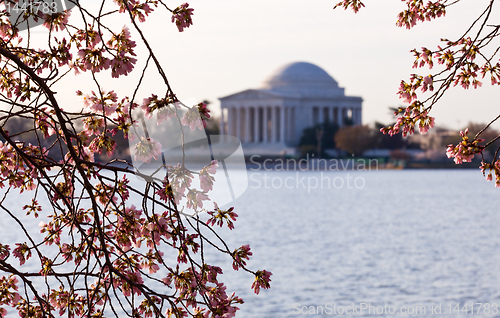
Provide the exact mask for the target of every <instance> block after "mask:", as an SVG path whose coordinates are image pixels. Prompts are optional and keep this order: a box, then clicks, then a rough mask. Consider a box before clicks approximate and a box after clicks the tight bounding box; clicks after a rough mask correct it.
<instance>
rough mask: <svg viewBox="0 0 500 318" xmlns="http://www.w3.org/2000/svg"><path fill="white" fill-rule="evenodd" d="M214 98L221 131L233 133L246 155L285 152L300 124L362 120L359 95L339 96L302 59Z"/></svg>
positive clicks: (340, 92)
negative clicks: (217, 101) (258, 81)
mask: <svg viewBox="0 0 500 318" xmlns="http://www.w3.org/2000/svg"><path fill="white" fill-rule="evenodd" d="M220 101H221V108H222V112H221V121H220V128H221V129H220V131H221V134H223V135H224V134H225V135H232V136H236V137H238V138H239V139H240V140H241V142H242V144H243V148H244V149H245V151H246V152H247V153H252V152H255V153H259V152H262V151H264V152H271V153H280V152H281V153H282V152H283V151H290V149H294V148H295V147H296V146H297V145H298V143H299V140H300V137H301V134H302V131H303V130H304V129H305V128H308V127H312V126H315V125H317V124H320V123H336V124H337V125H338V126H340V127H342V126H344V125H346V124H351V123H352V124H354V125H360V124H361V122H362V121H361V103H362V99H361V97H352V96H345V94H344V89H343V88H340V87H339V86H338V84H337V82H336V81H335V80H334V79H333V78H332V77H331V76H330V75H328V73H326V72H325V71H324V70H323V69H321V68H320V67H318V66H316V65H314V64H310V63H305V62H297V63H292V64H288V65H285V66H283V67H281V68H279V69H278V70H276V71H275V72H274V73H273V74H271V76H269V77H268V78H267V79H266V80H265V81H264V82H263V83H262V85H261V87H260V88H257V89H248V90H245V91H242V92H239V93H236V94H233V95H229V96H226V97H222V98H220ZM253 150H254V151H253ZM271 153H270V154H271Z"/></svg>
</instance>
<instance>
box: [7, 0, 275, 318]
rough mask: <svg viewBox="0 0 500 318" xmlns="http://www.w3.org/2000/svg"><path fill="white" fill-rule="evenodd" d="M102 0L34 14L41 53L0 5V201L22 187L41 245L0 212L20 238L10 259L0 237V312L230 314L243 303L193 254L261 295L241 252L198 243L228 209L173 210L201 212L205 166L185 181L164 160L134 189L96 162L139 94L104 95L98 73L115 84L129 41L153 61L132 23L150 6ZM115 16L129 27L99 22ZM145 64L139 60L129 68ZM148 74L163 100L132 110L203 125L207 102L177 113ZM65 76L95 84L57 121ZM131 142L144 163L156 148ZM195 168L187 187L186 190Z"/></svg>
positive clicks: (230, 216)
mask: <svg viewBox="0 0 500 318" xmlns="http://www.w3.org/2000/svg"><path fill="white" fill-rule="evenodd" d="M114 2H115V4H116V5H117V6H118V7H117V8H115V9H112V10H111V11H106V10H107V9H105V8H104V7H103V8H101V11H99V12H97V13H92V12H91V10H89V9H88V8H86V7H85V6H84V5H83V4H82V3H76V4H75V6H76V8H75V10H79V12H78V14H73V15H72V16H71V17H70V13H69V12H68V11H64V12H60V13H54V14H51V15H41V16H40V17H39V18H40V19H43V21H44V26H45V27H46V28H47V29H49V32H47V33H48V39H47V41H46V43H48V45H47V47H45V48H40V49H38V48H35V47H34V44H33V42H32V41H30V39H29V36H28V38H27V39H26V40H23V39H22V38H21V37H20V35H19V30H18V28H17V26H16V25H15V23H16V22H15V21H14V22H12V23H11V22H10V21H9V20H8V13H7V11H5V10H4V9H2V10H0V39H1V40H2V43H3V45H2V48H1V49H0V59H1V60H2V63H3V67H2V69H1V70H0V94H1V95H2V96H3V100H4V102H5V103H7V104H8V105H9V110H8V111H6V110H2V111H0V113H1V114H0V121H2V122H1V125H0V126H1V127H0V136H1V138H2V141H0V187H6V186H8V187H9V190H8V191H6V193H5V197H6V196H9V195H12V196H15V195H17V194H18V193H19V192H24V191H31V194H32V198H31V200H29V201H27V202H22V204H20V205H19V209H20V210H21V209H22V211H24V213H25V214H26V215H27V217H33V218H38V219H39V220H37V222H38V221H39V229H38V230H39V232H40V234H41V237H42V238H41V239H40V240H38V241H37V239H36V236H35V235H32V233H31V231H32V229H31V228H29V226H28V223H26V224H23V223H22V222H20V221H19V219H18V216H16V213H17V212H16V211H15V207H14V208H12V209H11V210H9V209H8V208H5V209H4V210H5V213H7V214H8V215H10V216H11V217H12V218H13V219H14V220H15V221H17V222H15V224H18V225H19V226H20V228H21V229H22V230H21V231H18V232H19V233H20V234H19V235H20V236H23V235H24V237H22V238H20V239H17V238H16V240H15V242H13V243H10V242H9V245H10V246H12V247H14V246H15V248H13V250H12V251H11V248H10V246H9V245H7V244H2V243H5V242H1V243H0V263H1V264H0V269H1V271H2V274H5V275H4V276H0V317H5V316H6V315H7V309H6V308H13V309H15V310H16V311H17V313H18V314H19V316H20V317H53V316H56V315H57V316H68V317H105V316H106V313H107V312H113V314H114V315H115V316H121V315H123V316H125V315H127V316H133V317H152V316H156V317H160V316H165V315H166V316H171V315H174V316H178V317H182V316H188V315H190V316H195V317H234V315H235V313H236V311H237V310H238V309H239V308H238V307H237V305H238V304H241V303H243V300H242V299H241V298H239V297H238V296H236V295H235V294H234V293H229V292H227V287H226V286H225V284H224V283H223V282H222V281H221V276H220V274H222V269H221V268H220V267H218V266H215V265H211V264H208V263H207V262H206V261H205V259H204V256H203V255H204V254H203V253H204V250H206V249H208V248H214V249H215V250H217V251H219V252H221V253H223V254H225V255H227V256H228V257H229V258H230V259H231V260H232V261H233V268H234V269H235V270H238V269H240V268H242V269H244V270H245V271H247V272H251V273H253V275H255V282H254V284H253V285H252V288H253V289H254V291H255V292H256V293H258V292H259V290H260V289H261V288H269V282H270V276H271V273H270V272H268V271H257V272H253V271H251V270H249V269H248V268H247V267H246V261H247V260H249V258H250V256H251V255H252V253H251V252H250V247H249V246H248V245H243V246H242V247H240V248H237V249H236V250H234V251H232V250H230V249H229V247H228V246H227V245H226V243H225V242H224V241H222V239H221V242H213V241H211V240H209V239H208V238H207V237H209V236H210V235H208V236H207V235H205V231H208V232H209V233H214V232H215V230H214V229H213V227H212V226H213V225H215V224H218V225H222V224H223V223H226V224H227V225H228V226H229V228H231V229H233V228H234V224H233V222H234V221H235V220H236V217H237V214H236V213H235V212H234V211H233V208H230V209H228V210H225V211H224V210H221V209H219V208H217V206H216V210H215V211H213V212H211V214H209V215H210V217H209V220H211V221H210V222H208V223H209V224H207V222H205V221H204V220H200V218H199V217H198V216H196V217H194V216H189V215H187V214H186V213H184V211H183V209H184V208H185V207H187V208H193V209H195V210H197V211H200V210H202V209H203V204H204V201H207V200H208V199H209V197H208V193H209V191H211V190H212V189H213V185H214V182H215V178H214V175H215V173H216V169H217V167H218V163H217V161H212V162H210V163H209V164H208V165H207V166H206V167H204V168H203V169H202V170H201V171H200V172H198V173H194V172H192V171H189V170H188V169H186V167H185V166H184V165H177V166H169V167H167V169H166V174H165V178H164V179H163V180H160V178H151V179H148V180H147V182H146V183H145V184H144V189H138V188H134V187H133V186H132V185H131V184H130V182H129V180H128V178H127V176H128V175H131V174H140V173H139V172H136V171H134V170H132V169H131V168H132V167H131V166H130V165H127V164H126V163H124V162H122V165H114V163H115V162H116V160H115V161H110V162H102V160H103V159H102V157H101V158H99V156H97V155H98V154H104V153H105V154H106V155H108V156H112V155H114V153H115V150H116V147H117V142H116V139H115V137H116V134H117V133H118V132H122V133H123V136H124V137H125V138H127V137H131V136H133V134H129V131H130V130H133V129H136V128H137V126H138V125H137V122H136V121H135V120H134V119H133V118H132V113H133V112H134V110H135V109H136V108H138V107H139V105H138V103H137V102H136V101H137V96H139V95H140V94H143V88H144V87H142V86H141V82H142V79H141V80H140V82H139V83H138V84H137V87H136V90H135V91H134V93H133V94H130V96H120V97H119V96H118V93H117V92H115V91H114V90H109V89H106V87H105V86H107V85H104V82H102V81H101V78H102V77H101V76H110V77H111V78H113V79H114V80H117V79H121V78H122V77H124V76H129V75H130V74H131V72H133V71H134V68H135V66H136V65H137V60H138V59H139V57H138V56H137V55H136V51H135V50H136V47H137V45H138V43H136V42H135V41H134V40H133V39H132V38H133V34H137V33H138V34H139V35H141V36H140V37H138V38H140V39H141V40H142V42H141V44H143V45H144V46H145V47H146V49H147V50H148V53H149V58H153V57H154V59H155V60H156V55H155V54H154V53H153V51H152V49H151V46H150V45H149V43H148V40H147V39H146V37H143V35H144V33H142V30H141V29H140V27H139V25H138V24H136V22H145V21H146V18H147V17H148V16H149V15H150V14H151V12H153V8H156V7H158V4H159V3H160V2H159V1H156V0H115V1H114ZM161 4H162V6H164V7H166V5H165V4H163V3H162V2H161ZM166 9H167V11H170V12H172V13H173V21H174V22H175V24H176V26H177V27H178V29H179V31H182V30H183V29H184V28H186V27H189V26H190V25H192V19H191V16H192V12H193V9H191V8H189V6H188V5H187V4H183V5H181V6H180V7H178V8H177V9H175V10H170V9H168V8H166ZM115 13H116V14H119V13H123V14H126V15H128V17H130V19H132V21H131V23H130V24H129V27H131V29H129V28H128V27H127V26H124V27H120V28H117V29H115V27H112V26H111V25H107V24H106V23H107V22H106V21H107V20H108V17H110V16H112V15H114V14H115ZM79 18H81V19H82V21H80V22H78V19H79ZM18 22H19V23H22V21H18ZM78 23H80V24H78ZM132 27H133V28H134V29H132ZM61 31H64V32H61ZM56 34H57V36H58V38H57V37H56V36H55V35H56ZM42 42H43V41H42ZM137 52H139V51H137ZM148 61H149V60H148ZM149 67H151V66H150V65H149V64H148V63H146V66H145V67H144V69H143V74H145V73H146V71H147V70H148V68H149ZM154 67H156V70H157V73H158V74H159V76H160V77H162V78H163V79H164V82H165V83H166V87H167V92H166V93H165V94H164V96H165V97H163V98H160V97H158V95H155V94H150V95H148V94H146V95H145V96H150V97H147V98H145V99H144V100H143V103H142V109H143V111H144V112H145V116H146V117H148V116H152V115H153V113H154V112H156V115H157V124H162V123H163V122H164V121H166V120H168V119H169V118H173V117H176V119H177V120H178V122H179V123H180V124H181V125H185V126H187V127H190V128H191V129H192V130H194V129H196V128H199V129H200V130H204V126H206V120H207V119H208V118H210V114H209V111H208V109H207V105H206V104H204V103H200V104H198V105H196V106H193V107H191V108H188V109H187V111H186V112H185V114H184V115H183V117H182V119H181V118H178V117H177V116H178V110H179V109H180V108H181V106H185V105H184V104H182V103H181V102H180V101H179V100H177V98H176V97H175V94H174V92H173V91H172V89H171V88H170V86H169V84H168V80H167V79H166V75H165V72H164V71H163V69H162V67H161V65H160V63H158V62H157V63H155V65H154ZM73 72H75V73H76V74H80V73H88V74H90V75H91V77H92V79H93V81H94V83H93V84H95V85H96V86H97V89H95V90H94V91H90V93H85V94H84V93H83V92H82V91H81V90H78V91H77V95H78V96H80V97H81V98H82V99H83V107H82V110H81V111H79V112H75V113H70V112H68V111H65V110H64V109H63V107H62V106H66V105H61V104H60V101H59V100H58V95H57V94H56V93H57V92H56V91H53V90H55V89H56V87H57V85H54V84H55V83H57V82H59V81H63V80H64V76H66V74H72V73H73ZM99 72H101V73H104V74H97V73H99ZM148 74H149V73H148ZM106 84H107V83H106ZM136 95H137V96H136ZM68 108H69V107H68ZM179 114H182V112H179ZM17 118H21V119H29V120H32V123H30V125H29V126H28V128H21V127H14V128H19V129H18V130H16V129H11V128H9V130H13V131H8V130H7V128H6V127H7V126H9V125H8V124H11V125H10V126H9V127H12V122H14V121H15V119H17ZM148 118H150V117H148ZM24 129H25V130H24ZM14 130H16V131H14ZM24 138H26V140H24ZM29 138H31V139H29ZM28 139H29V142H28ZM30 142H31V143H30ZM134 142H136V146H135V147H134V148H133V149H131V152H132V153H131V155H132V156H134V159H135V160H138V161H141V162H151V161H152V160H156V159H158V158H159V157H160V155H161V153H162V145H161V144H160V143H159V142H158V141H156V140H154V139H152V138H149V137H147V136H143V137H141V138H138V139H137V140H135V141H134ZM123 166H125V167H123ZM196 174H198V177H199V182H200V189H193V188H192V183H193V179H194V178H195V176H196ZM5 197H3V198H4V199H5ZM181 198H186V203H185V205H184V206H179V205H180V203H181ZM6 202H8V200H7V201H6ZM2 207H3V206H2ZM211 225H212V226H211ZM172 256H173V258H172ZM19 282H21V283H19ZM41 285H43V286H44V288H43V289H40V288H39V286H41ZM9 310H10V309H9ZM9 315H10V313H9Z"/></svg>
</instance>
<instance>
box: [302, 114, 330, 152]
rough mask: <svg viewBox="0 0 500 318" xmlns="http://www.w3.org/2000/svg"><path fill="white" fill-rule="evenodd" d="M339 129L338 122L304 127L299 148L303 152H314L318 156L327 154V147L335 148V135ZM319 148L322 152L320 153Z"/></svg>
mask: <svg viewBox="0 0 500 318" xmlns="http://www.w3.org/2000/svg"><path fill="white" fill-rule="evenodd" d="M338 129H339V126H338V125H337V124H335V123H330V122H327V123H323V124H318V125H315V126H313V127H309V128H306V129H304V130H303V131H302V136H301V137H300V141H299V149H300V150H301V152H302V154H306V153H310V154H312V153H314V154H315V155H317V156H325V149H333V148H335V141H334V136H335V133H336V132H337V131H338ZM319 132H321V133H319ZM320 135H321V136H320ZM318 144H319V147H318ZM318 149H320V153H318Z"/></svg>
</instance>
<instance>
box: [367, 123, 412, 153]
mask: <svg viewBox="0 0 500 318" xmlns="http://www.w3.org/2000/svg"><path fill="white" fill-rule="evenodd" d="M374 126H375V130H376V131H377V132H378V131H380V129H381V128H383V127H385V125H384V124H382V123H379V122H376V123H375V125H374ZM373 146H374V148H378V149H402V148H403V147H406V146H407V142H406V140H405V139H403V136H401V135H395V136H392V137H391V136H388V135H384V134H375V136H374V143H373Z"/></svg>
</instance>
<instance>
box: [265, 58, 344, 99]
mask: <svg viewBox="0 0 500 318" xmlns="http://www.w3.org/2000/svg"><path fill="white" fill-rule="evenodd" d="M261 88H263V89H266V90H270V91H275V92H280V93H285V94H287V93H288V94H293V95H299V96H300V97H316V98H318V97H320V98H321V97H336V96H344V89H342V88H340V87H339V85H338V83H337V82H336V81H335V80H334V79H333V77H331V76H330V75H328V73H327V72H325V71H324V70H323V69H322V68H320V67H318V66H316V65H314V64H311V63H306V62H295V63H290V64H287V65H284V66H282V67H280V68H278V69H277V70H276V71H274V72H273V73H272V74H271V75H270V76H269V77H268V78H267V79H266V80H264V82H263V83H262V85H261Z"/></svg>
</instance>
